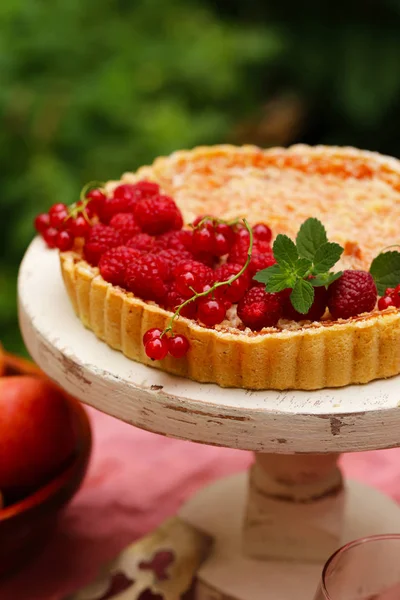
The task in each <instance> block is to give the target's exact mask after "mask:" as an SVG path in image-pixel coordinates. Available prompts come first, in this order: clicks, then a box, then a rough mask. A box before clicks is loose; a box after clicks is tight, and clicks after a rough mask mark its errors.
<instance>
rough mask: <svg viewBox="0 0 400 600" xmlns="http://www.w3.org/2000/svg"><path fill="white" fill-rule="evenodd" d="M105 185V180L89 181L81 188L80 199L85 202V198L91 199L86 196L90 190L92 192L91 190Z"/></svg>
mask: <svg viewBox="0 0 400 600" xmlns="http://www.w3.org/2000/svg"><path fill="white" fill-rule="evenodd" d="M103 187H104V182H103V181H89V183H87V184H86V185H84V186H83V188H82V189H81V193H80V195H79V199H80V200H81V201H82V202H85V200H87V201H89V200H90V199H88V198H86V194H87V193H88V192H90V191H91V190H94V189H97V188H100V189H102V188H103Z"/></svg>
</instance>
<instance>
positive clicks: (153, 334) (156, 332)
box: [143, 327, 162, 345]
mask: <svg viewBox="0 0 400 600" xmlns="http://www.w3.org/2000/svg"><path fill="white" fill-rule="evenodd" d="M161 334H162V331H161V329H158V328H157V327H153V328H152V329H148V331H146V333H145V334H144V336H143V344H144V345H146V344H147V342H150V341H151V340H156V339H158V338H159V337H160V335H161Z"/></svg>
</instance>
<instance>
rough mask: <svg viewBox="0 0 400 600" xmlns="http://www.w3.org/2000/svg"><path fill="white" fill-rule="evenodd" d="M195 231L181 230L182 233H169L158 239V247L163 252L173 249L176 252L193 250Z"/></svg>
mask: <svg viewBox="0 0 400 600" xmlns="http://www.w3.org/2000/svg"><path fill="white" fill-rule="evenodd" d="M192 242H193V231H191V230H190V229H181V230H180V231H167V233H163V234H162V235H160V236H159V237H158V238H157V239H156V246H157V248H160V249H161V250H166V249H168V248H173V249H174V250H189V251H191V249H192Z"/></svg>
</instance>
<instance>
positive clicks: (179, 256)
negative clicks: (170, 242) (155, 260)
mask: <svg viewBox="0 0 400 600" xmlns="http://www.w3.org/2000/svg"><path fill="white" fill-rule="evenodd" d="M157 256H160V257H161V258H163V259H164V260H165V261H166V262H167V263H168V267H169V269H170V272H171V275H172V272H173V270H174V268H175V267H176V266H177V265H179V263H181V262H182V261H184V260H191V259H192V254H191V253H190V252H188V251H187V250H175V249H174V248H167V249H166V250H160V252H157Z"/></svg>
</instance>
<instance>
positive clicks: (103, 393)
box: [18, 239, 400, 453]
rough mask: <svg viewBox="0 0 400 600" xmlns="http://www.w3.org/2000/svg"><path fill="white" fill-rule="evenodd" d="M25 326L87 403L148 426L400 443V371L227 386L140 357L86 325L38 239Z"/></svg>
mask: <svg viewBox="0 0 400 600" xmlns="http://www.w3.org/2000/svg"><path fill="white" fill-rule="evenodd" d="M18 289H19V310H20V324H21V329H22V333H23V336H24V339H25V342H26V345H27V347H28V349H29V351H30V352H31V354H32V356H33V358H34V359H35V360H36V361H37V362H38V364H39V365H40V366H41V367H42V368H43V369H44V371H46V372H47V374H48V375H49V376H50V377H52V378H53V379H55V380H56V381H57V382H58V383H59V384H60V385H61V386H63V387H64V388H65V389H67V390H68V391H69V392H70V393H72V394H74V395H75V396H77V397H78V398H80V399H81V400H82V401H83V402H86V403H88V404H91V405H92V406H95V407H96V408H98V409H100V410H102V411H103V412H106V413H108V414H111V415H113V416H115V417H117V418H119V419H122V420H124V421H127V422H129V423H132V424H134V425H137V426H138V427H141V428H143V429H148V430H151V431H154V432H158V433H163V434H166V435H169V436H173V437H177V438H183V439H190V440H193V441H197V442H204V443H208V444H216V445H219V446H228V447H232V448H242V449H248V450H254V451H256V452H274V453H296V452H301V453H312V452H345V451H353V450H354V451H356V450H367V449H376V448H387V447H393V446H398V445H400V409H399V406H398V404H399V400H400V377H395V378H392V379H388V380H381V381H375V382H372V383H369V384H367V385H360V386H348V387H346V388H339V389H325V390H318V391H314V392H306V391H285V392H278V391H256V392H252V391H247V390H241V389H223V388H220V387H218V386H217V385H214V384H199V383H197V382H193V381H189V380H187V379H183V378H178V377H174V376H171V375H168V374H166V373H163V372H160V371H158V370H156V369H152V368H150V367H147V366H144V365H141V364H139V363H135V362H133V361H131V360H129V359H127V358H125V357H124V356H123V355H122V354H121V353H119V352H116V351H114V350H112V349H111V348H109V347H108V346H107V345H106V344H104V343H103V342H101V341H99V340H98V339H97V338H96V337H95V335H94V334H93V333H92V332H90V331H87V330H85V329H84V327H83V325H82V324H81V322H80V321H79V319H78V318H77V317H76V316H75V314H74V313H73V310H72V307H71V305H70V302H69V299H68V297H67V294H66V291H65V290H64V286H63V283H62V279H61V275H60V269H59V264H58V256H57V253H56V252H55V251H50V250H47V249H46V248H45V246H44V243H43V242H42V240H40V239H36V240H34V241H33V242H32V244H31V246H30V248H29V250H28V251H27V254H26V256H25V258H24V260H23V263H22V265H21V270H20V277H19V286H18Z"/></svg>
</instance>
